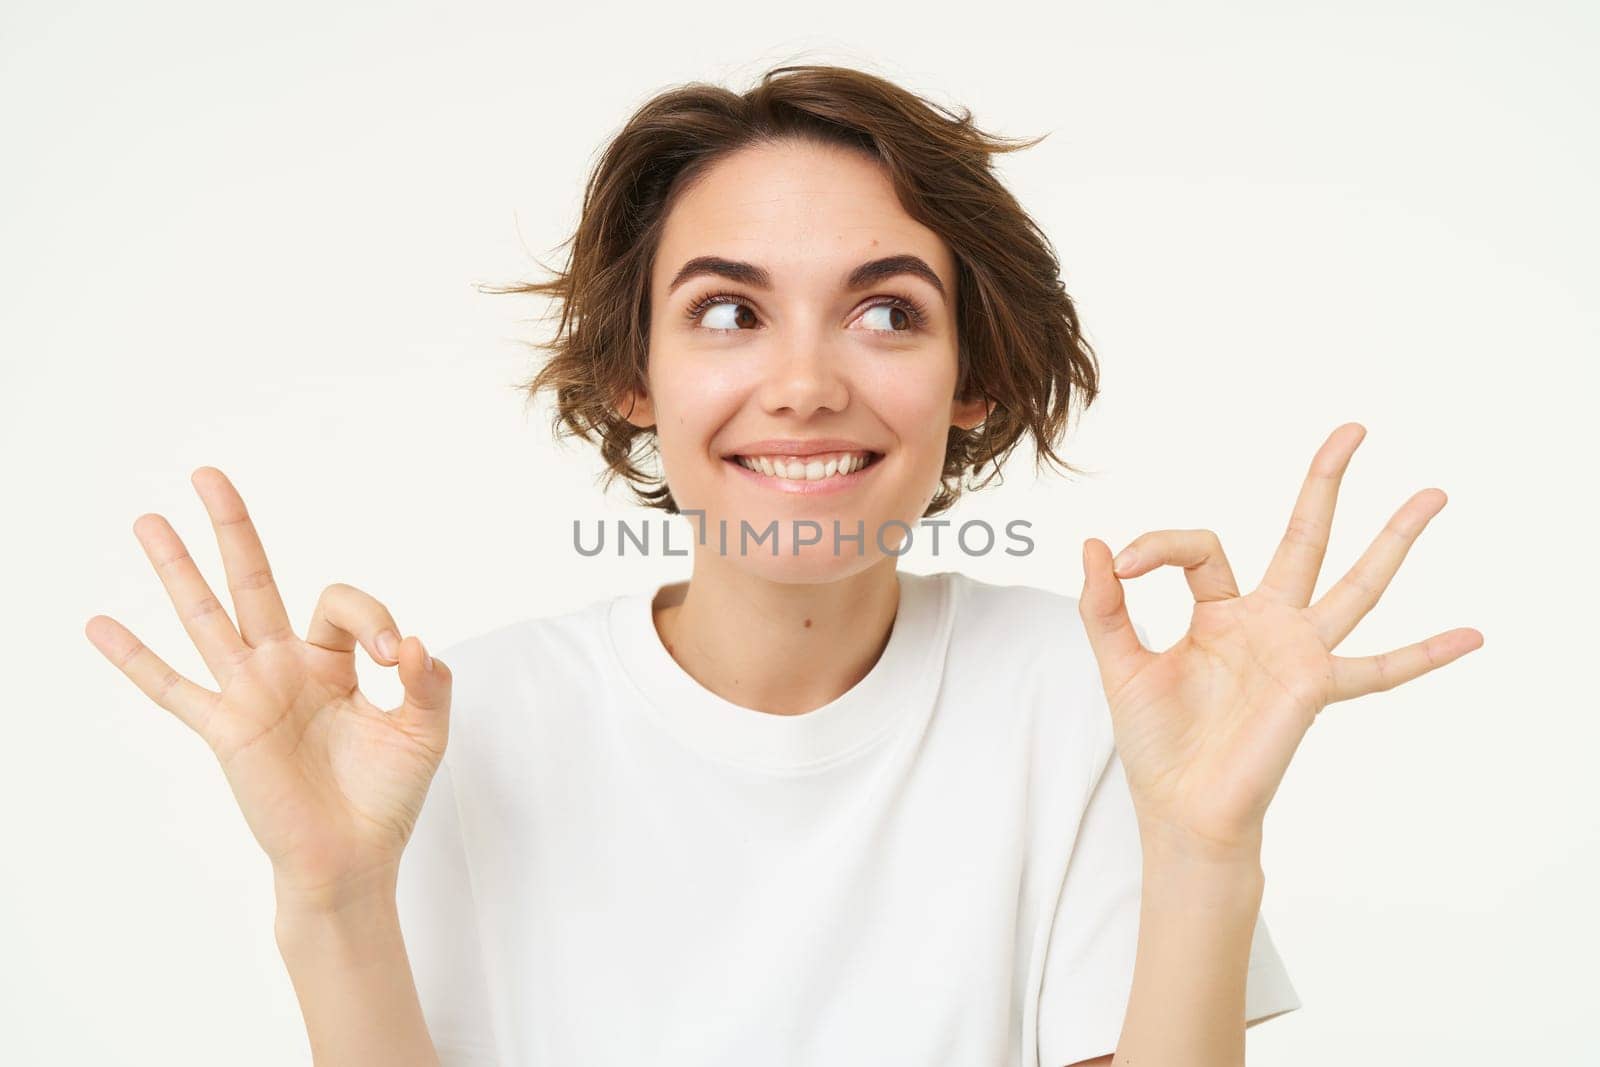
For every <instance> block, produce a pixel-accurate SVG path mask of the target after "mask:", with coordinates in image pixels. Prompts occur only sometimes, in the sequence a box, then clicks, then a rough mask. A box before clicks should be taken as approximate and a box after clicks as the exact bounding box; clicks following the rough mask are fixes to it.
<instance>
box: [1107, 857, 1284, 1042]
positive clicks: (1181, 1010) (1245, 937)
mask: <svg viewBox="0 0 1600 1067" xmlns="http://www.w3.org/2000/svg"><path fill="white" fill-rule="evenodd" d="M1143 840H1144V857H1145V858H1144V885H1143V891H1142V896H1141V898H1140V902H1139V947H1138V950H1137V952H1136V954H1135V957H1134V965H1133V988H1132V990H1131V991H1130V993H1129V995H1128V1011H1127V1015H1126V1016H1125V1017H1124V1019H1123V1023H1122V1036H1121V1038H1120V1039H1119V1040H1118V1042H1117V1054H1116V1057H1115V1058H1114V1059H1111V1060H1109V1061H1108V1062H1110V1063H1112V1064H1115V1065H1117V1067H1122V1065H1124V1064H1168V1063H1188V1064H1205V1065H1206V1067H1222V1065H1224V1064H1226V1065H1230V1067H1231V1065H1235V1064H1243V1063H1244V1027H1245V1022H1244V1007H1245V978H1246V976H1247V974H1248V973H1249V969H1250V941H1251V936H1252V934H1253V933H1254V931H1255V923H1256V916H1257V913H1258V912H1259V911H1260V910H1261V893H1262V886H1263V883H1264V879H1263V877H1262V873H1261V863H1260V851H1259V848H1258V849H1256V850H1255V852H1254V854H1251V853H1249V852H1245V853H1241V854H1227V855H1223V854H1210V853H1206V852H1201V851H1198V850H1195V849H1192V848H1189V847H1187V846H1185V845H1180V844H1175V843H1171V842H1168V841H1166V840H1164V839H1163V838H1161V837H1159V836H1157V835H1153V834H1151V833H1149V832H1146V833H1144V834H1143Z"/></svg>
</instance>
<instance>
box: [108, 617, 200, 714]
mask: <svg viewBox="0 0 1600 1067" xmlns="http://www.w3.org/2000/svg"><path fill="white" fill-rule="evenodd" d="M83 632H84V634H86V635H87V636H88V638H89V641H90V643H92V644H93V645H94V647H95V648H98V649H99V650H100V654H101V655H103V656H105V658H106V659H108V660H110V661H111V664H112V666H114V667H116V668H117V669H118V670H119V671H121V672H122V673H123V674H124V675H126V676H127V677H128V679H129V680H130V681H131V682H133V684H134V685H136V686H138V687H139V690H140V692H142V693H144V695H145V696H147V697H149V698H150V699H151V700H153V701H155V702H156V704H157V706H159V707H162V708H165V709H166V710H167V711H170V712H171V713H172V714H173V715H175V716H177V717H178V719H179V721H181V722H182V723H183V724H184V725H185V726H187V727H189V729H191V730H193V731H194V732H195V733H197V734H200V735H201V736H202V737H204V736H205V726H206V723H207V722H209V720H210V718H211V710H212V707H213V706H214V705H215V703H216V700H217V694H216V693H213V692H212V691H211V690H209V689H205V688H202V687H201V686H198V685H195V684H194V683H193V682H191V681H189V679H187V678H185V677H184V676H183V675H181V674H179V673H178V672H177V671H175V670H173V669H172V668H171V667H169V666H167V664H166V662H165V661H164V660H162V658H161V657H160V656H158V655H156V654H155V653H154V652H152V651H150V649H149V647H148V646H146V645H145V643H144V642H143V641H140V640H139V639H138V638H137V637H135V636H133V634H132V633H130V632H129V631H128V628H127V627H125V626H123V625H122V624H121V623H120V622H118V621H117V620H116V619H113V618H111V617H110V616H108V615H95V616H92V617H91V618H90V619H89V621H88V622H87V623H85V624H84V627H83Z"/></svg>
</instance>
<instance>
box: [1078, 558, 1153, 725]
mask: <svg viewBox="0 0 1600 1067" xmlns="http://www.w3.org/2000/svg"><path fill="white" fill-rule="evenodd" d="M1078 615H1079V616H1080V617H1081V618H1082V619H1083V628H1084V630H1085V632H1086V633H1087V634H1088V636H1089V645H1090V647H1091V648H1092V649H1093V650H1094V657H1095V659H1096V660H1098V661H1099V663H1100V681H1101V683H1102V684H1103V685H1104V686H1105V690H1106V692H1107V693H1108V694H1110V693H1115V692H1116V691H1117V690H1118V689H1120V688H1122V683H1123V682H1125V681H1126V680H1127V679H1128V678H1130V677H1132V676H1133V675H1134V674H1137V673H1138V671H1139V668H1140V667H1141V666H1142V665H1143V662H1144V660H1145V658H1146V657H1148V656H1149V655H1151V652H1150V650H1149V649H1147V648H1145V647H1144V644H1143V643H1142V642H1141V641H1140V640H1139V635H1138V633H1136V632H1135V631H1134V629H1133V620H1132V619H1130V618H1128V602H1127V598H1126V597H1125V596H1124V595H1123V591H1122V583H1121V582H1120V581H1118V580H1117V576H1116V574H1115V573H1114V572H1113V571H1112V567H1111V548H1110V546H1109V545H1107V544H1106V543H1105V542H1104V541H1102V540H1100V539H1099V538H1098V537H1091V538H1089V539H1088V540H1087V541H1085V542H1084V543H1083V593H1082V595H1081V596H1079V598H1078Z"/></svg>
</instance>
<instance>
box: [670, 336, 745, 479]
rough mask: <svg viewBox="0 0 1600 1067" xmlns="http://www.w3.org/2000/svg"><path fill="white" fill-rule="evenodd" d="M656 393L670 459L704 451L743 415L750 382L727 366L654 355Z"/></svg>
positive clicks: (682, 356)
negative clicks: (723, 428)
mask: <svg viewBox="0 0 1600 1067" xmlns="http://www.w3.org/2000/svg"><path fill="white" fill-rule="evenodd" d="M651 359H652V362H651V370H650V390H651V394H652V397H653V399H654V401H655V415H656V433H657V436H658V437H659V438H660V447H661V452H662V457H663V459H664V460H666V459H667V458H669V457H670V456H673V455H687V454H690V453H697V452H704V451H705V449H706V446H707V442H708V441H709V439H710V438H711V437H712V436H713V435H714V434H715V433H716V431H717V429H718V427H720V426H721V425H722V424H723V423H725V422H726V421H727V420H728V419H729V418H731V417H732V416H733V414H734V413H735V412H736V411H737V410H738V408H739V405H740V404H741V403H743V398H744V397H745V396H746V395H747V394H748V393H749V390H750V383H749V382H747V381H745V380H743V377H742V376H741V374H740V372H739V370H738V368H736V367H732V366H730V365H729V364H728V362H727V361H725V360H722V361H714V360H708V359H699V358H695V357H694V356H692V355H687V354H683V353H672V352H667V353H662V354H661V355H660V356H659V357H658V356H657V355H656V354H654V353H652V356H651Z"/></svg>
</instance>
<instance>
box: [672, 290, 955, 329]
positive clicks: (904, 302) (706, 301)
mask: <svg viewBox="0 0 1600 1067" xmlns="http://www.w3.org/2000/svg"><path fill="white" fill-rule="evenodd" d="M718 304H743V305H745V306H746V307H752V306H753V305H752V304H751V303H750V301H749V299H748V298H746V297H744V296H741V295H740V294H738V293H708V294H707V295H705V296H703V297H701V298H700V299H699V300H696V301H695V302H694V303H693V304H691V305H690V306H689V308H688V310H687V311H686V314H687V315H688V317H689V321H690V322H693V323H698V322H699V321H700V318H701V316H703V315H704V314H705V313H706V312H707V311H709V310H711V308H713V307H715V306H716V305H718ZM884 306H888V307H897V308H900V309H901V310H902V311H904V312H905V313H906V314H907V315H910V316H911V326H912V328H911V329H909V330H874V329H870V328H869V329H868V330H867V332H868V333H878V334H905V333H915V332H917V331H918V330H921V329H924V328H925V327H926V326H927V325H928V309H927V308H926V307H924V306H923V305H922V304H920V303H919V302H917V301H915V300H913V299H911V298H910V297H908V296H886V297H883V298H882V299H880V300H878V302H877V303H874V304H869V305H868V310H870V309H871V308H875V307H884ZM705 329H707V330H710V331H711V332H712V333H745V332H747V331H744V330H740V329H737V328H734V327H726V328H724V327H720V326H707V327H705Z"/></svg>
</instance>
